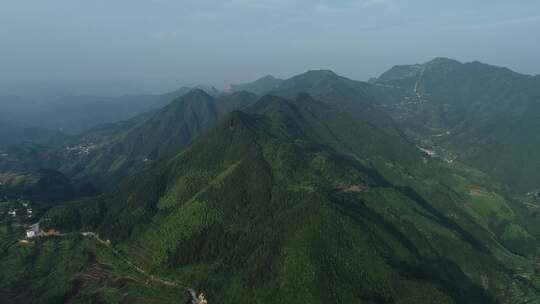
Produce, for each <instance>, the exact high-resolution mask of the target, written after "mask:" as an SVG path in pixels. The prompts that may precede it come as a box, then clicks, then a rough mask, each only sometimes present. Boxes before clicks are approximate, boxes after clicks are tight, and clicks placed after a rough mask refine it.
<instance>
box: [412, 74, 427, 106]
mask: <svg viewBox="0 0 540 304" xmlns="http://www.w3.org/2000/svg"><path fill="white" fill-rule="evenodd" d="M425 71H426V68H425V67H423V68H422V70H420V75H419V76H418V79H417V80H416V83H415V84H414V93H415V94H416V97H418V99H422V94H420V92H418V87H420V81H421V80H422V78H423V77H424V72H425Z"/></svg>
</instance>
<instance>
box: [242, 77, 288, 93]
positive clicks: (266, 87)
mask: <svg viewBox="0 0 540 304" xmlns="http://www.w3.org/2000/svg"><path fill="white" fill-rule="evenodd" d="M282 82H283V79H279V78H275V77H274V76H272V75H267V76H265V77H262V78H259V79H257V80H255V81H254V82H250V83H244V84H236V85H235V84H233V85H231V91H233V92H238V91H248V92H252V93H255V94H258V95H263V94H266V93H268V92H270V91H272V90H274V89H276V88H278V87H279V85H280V84H281V83H282Z"/></svg>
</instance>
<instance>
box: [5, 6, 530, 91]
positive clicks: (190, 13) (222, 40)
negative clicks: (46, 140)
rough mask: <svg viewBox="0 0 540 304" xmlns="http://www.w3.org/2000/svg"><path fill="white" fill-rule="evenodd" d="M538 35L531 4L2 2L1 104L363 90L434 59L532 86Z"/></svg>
mask: <svg viewBox="0 0 540 304" xmlns="http://www.w3.org/2000/svg"><path fill="white" fill-rule="evenodd" d="M539 33H540V1H538V0H519V1H510V0H474V1H470V0H452V1H447V0H438V1H433V0H429V1H428V0H332V1H330V0H311V1H310V0H222V1H221V0H0V95H2V94H8V93H13V94H24V93H25V92H26V93H28V94H30V92H38V93H39V92H43V95H45V92H47V93H50V94H58V95H62V94H65V95H69V94H95V95H120V94H124V93H140V92H165V91H170V90H174V89H175V88H178V87H181V86H191V85H196V84H208V85H214V86H216V87H218V88H224V87H226V86H227V85H229V84H231V83H241V82H247V81H251V80H254V79H256V78H259V77H261V76H265V75H267V74H272V75H274V76H276V77H282V78H285V77H290V76H292V75H295V74H299V73H302V72H304V71H307V70H311V69H331V70H333V71H335V72H336V73H338V74H340V75H343V76H346V77H350V78H353V79H357V80H367V79H368V78H370V77H374V76H378V75H380V74H381V73H382V72H384V71H385V70H387V69H388V68H390V67H391V66H393V65H396V64H411V63H422V62H426V61H429V60H431V59H433V58H435V57H450V58H454V59H458V60H460V61H473V60H479V61H482V62H486V63H490V64H494V65H499V66H505V67H508V68H511V69H513V70H515V71H517V72H521V73H526V74H534V75H536V74H540V59H539V56H538V54H540V39H539V38H538V35H539ZM40 90H41V91H40Z"/></svg>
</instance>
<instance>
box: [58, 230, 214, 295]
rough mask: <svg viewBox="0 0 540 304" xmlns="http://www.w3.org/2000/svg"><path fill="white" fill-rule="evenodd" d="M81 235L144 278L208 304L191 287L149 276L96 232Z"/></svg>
mask: <svg viewBox="0 0 540 304" xmlns="http://www.w3.org/2000/svg"><path fill="white" fill-rule="evenodd" d="M67 235H69V234H61V235H57V236H67ZM80 235H82V236H85V237H91V238H94V239H95V240H96V241H97V242H98V243H100V244H102V245H104V246H106V247H107V248H109V249H110V250H111V251H112V252H113V254H114V255H115V256H116V257H118V258H119V259H120V260H122V261H123V262H124V263H126V264H127V265H128V266H130V267H131V268H133V269H134V270H135V271H137V272H138V273H140V274H142V275H143V276H145V277H146V278H148V279H149V280H150V281H152V282H155V283H159V284H162V285H165V286H169V287H179V288H182V289H184V290H185V291H186V292H187V293H188V294H189V295H190V297H191V303H192V304H206V300H205V299H204V297H203V296H202V295H201V296H197V292H196V291H195V289H193V288H191V287H189V286H185V285H183V284H180V283H177V282H173V281H169V280H166V279H162V278H160V277H156V276H154V275H152V274H149V273H148V272H147V271H146V270H144V269H142V268H141V267H139V266H137V265H135V264H134V263H133V262H131V261H130V260H128V259H127V258H126V257H124V255H123V254H122V253H120V252H119V251H118V250H116V249H114V248H113V247H112V246H111V243H110V242H109V241H105V240H103V239H101V238H100V237H99V235H97V234H96V233H94V232H81V233H80Z"/></svg>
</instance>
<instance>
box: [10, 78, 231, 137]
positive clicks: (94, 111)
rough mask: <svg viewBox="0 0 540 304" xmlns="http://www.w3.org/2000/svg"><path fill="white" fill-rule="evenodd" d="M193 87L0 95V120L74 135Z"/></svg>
mask: <svg viewBox="0 0 540 304" xmlns="http://www.w3.org/2000/svg"><path fill="white" fill-rule="evenodd" d="M195 88H198V89H201V90H205V91H206V92H208V93H209V94H211V95H219V94H221V93H220V92H219V91H218V90H217V89H216V88H214V87H208V86H197V87H195ZM193 89H194V88H191V87H182V88H180V89H178V90H176V91H173V92H170V93H166V94H154V95H152V94H148V95H124V96H120V97H99V96H67V97H63V98H60V99H57V100H54V101H47V102H40V101H33V100H25V99H21V98H18V97H16V96H4V97H2V96H0V122H6V123H9V124H14V125H21V126H24V127H27V128H41V129H51V130H57V131H58V130H61V131H63V132H65V133H68V134H77V133H81V132H84V131H88V130H90V129H92V128H94V127H96V126H98V125H101V124H107V123H114V122H118V121H122V120H127V119H130V118H132V117H134V116H137V115H139V114H142V113H145V112H148V111H152V110H158V109H160V108H162V107H164V106H166V105H167V104H168V103H169V102H170V101H171V100H173V99H175V98H178V97H180V96H182V95H184V94H186V93H188V92H189V91H191V90H193Z"/></svg>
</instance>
